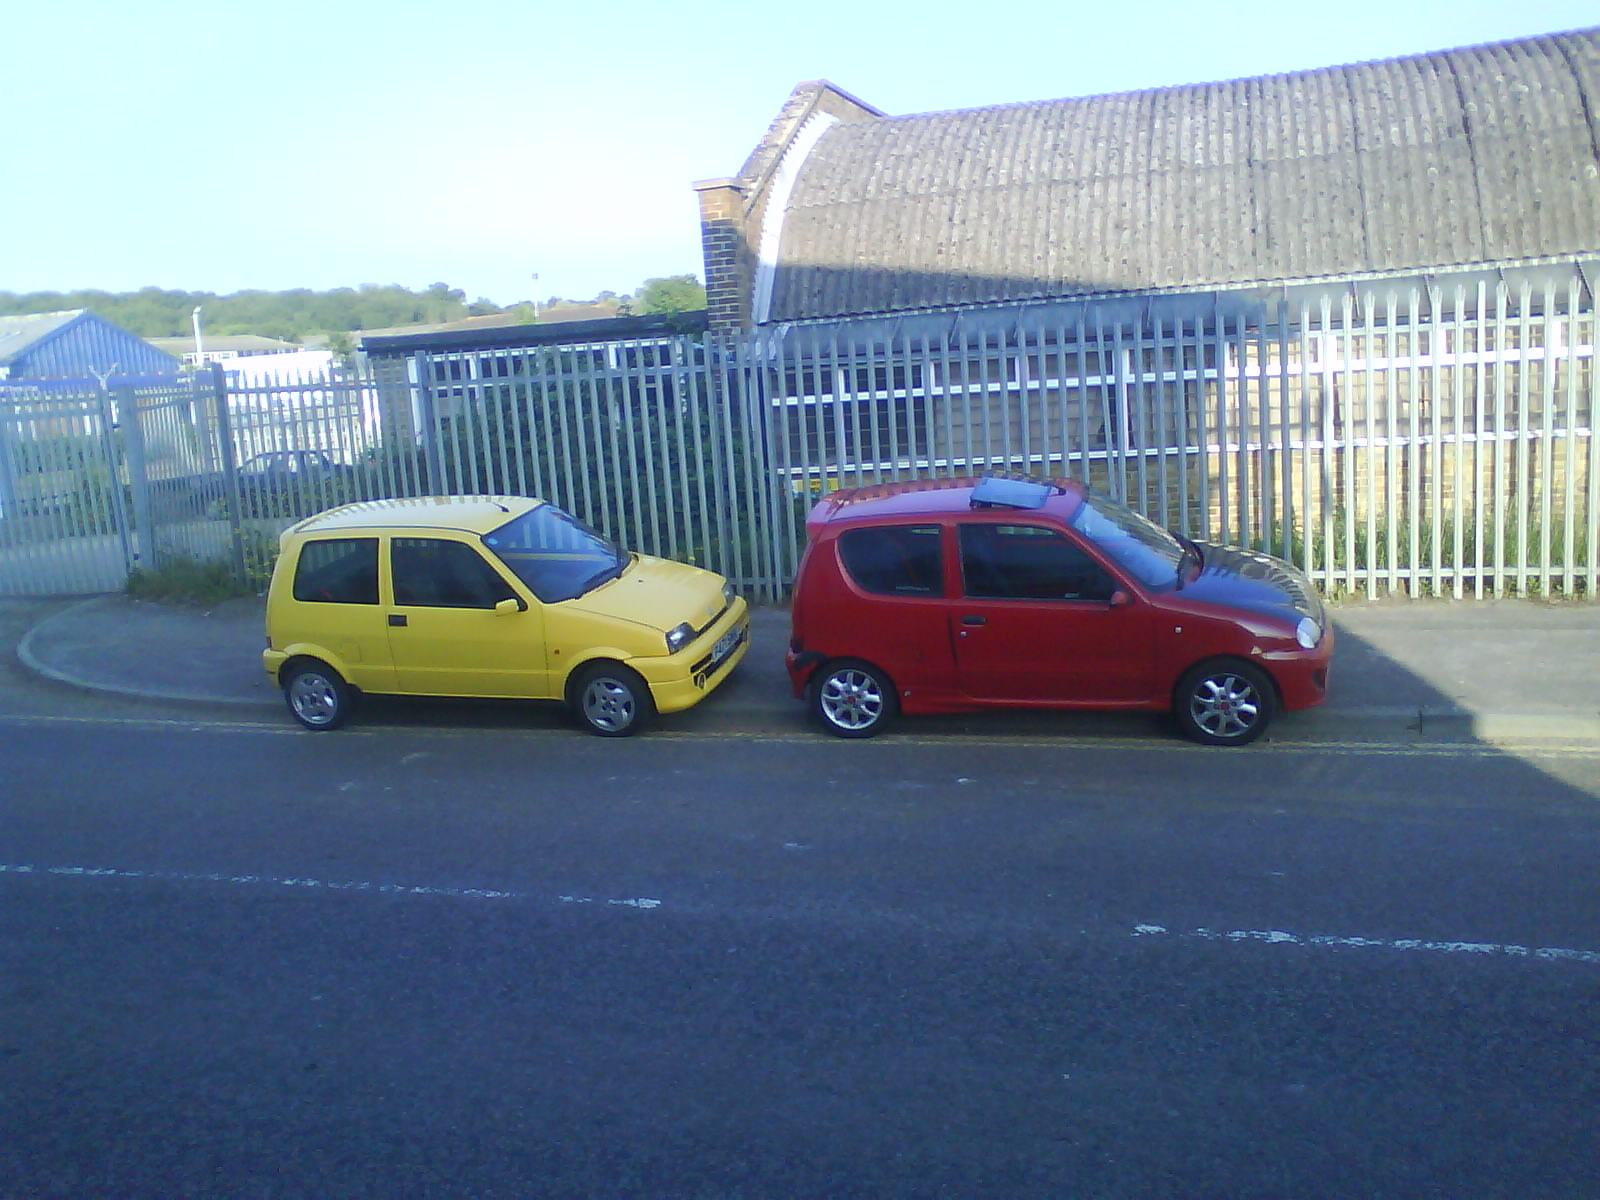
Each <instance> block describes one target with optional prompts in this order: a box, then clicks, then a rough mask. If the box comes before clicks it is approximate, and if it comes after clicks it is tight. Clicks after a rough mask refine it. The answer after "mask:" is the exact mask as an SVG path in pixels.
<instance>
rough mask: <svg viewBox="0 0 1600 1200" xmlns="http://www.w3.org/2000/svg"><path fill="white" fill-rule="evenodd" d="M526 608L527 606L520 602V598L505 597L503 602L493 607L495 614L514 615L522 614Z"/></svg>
mask: <svg viewBox="0 0 1600 1200" xmlns="http://www.w3.org/2000/svg"><path fill="white" fill-rule="evenodd" d="M527 607H528V606H527V605H526V604H524V603H523V602H522V600H521V598H520V597H517V596H507V597H506V598H505V599H504V600H502V601H500V603H498V604H496V605H495V606H494V610H495V612H497V613H515V612H523V611H524V610H526V609H527Z"/></svg>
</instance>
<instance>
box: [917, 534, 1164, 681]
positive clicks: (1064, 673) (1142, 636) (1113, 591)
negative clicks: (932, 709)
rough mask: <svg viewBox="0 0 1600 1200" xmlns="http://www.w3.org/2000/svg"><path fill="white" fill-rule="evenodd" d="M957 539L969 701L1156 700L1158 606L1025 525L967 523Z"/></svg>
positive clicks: (957, 635) (959, 649) (953, 616)
mask: <svg viewBox="0 0 1600 1200" xmlns="http://www.w3.org/2000/svg"><path fill="white" fill-rule="evenodd" d="M957 532H958V545H959V549H960V567H961V594H960V596H959V597H958V598H957V599H954V600H952V601H949V602H948V605H947V607H948V612H949V620H950V638H951V642H952V644H953V645H954V647H955V657H956V671H957V676H958V679H959V682H960V686H961V688H962V690H963V691H964V692H965V693H966V694H967V695H969V696H971V697H973V698H974V699H976V700H987V701H1018V702H1031V703H1045V704H1052V703H1054V704H1084V705H1118V704H1137V703H1141V702H1144V701H1147V700H1148V699H1149V698H1150V690H1151V686H1152V683H1153V679H1154V659H1155V653H1154V646H1153V644H1152V612H1151V609H1150V607H1149V605H1148V604H1147V603H1145V602H1144V601H1142V600H1140V599H1138V598H1137V596H1136V595H1135V594H1134V593H1133V592H1132V590H1131V589H1129V588H1127V587H1126V585H1125V584H1123V583H1122V582H1120V581H1119V580H1118V579H1117V578H1116V577H1115V576H1113V575H1112V574H1111V573H1110V571H1108V570H1107V569H1106V567H1105V566H1104V565H1103V564H1102V563H1101V562H1100V561H1099V560H1098V559H1097V558H1095V557H1094V556H1093V555H1092V554H1090V553H1089V551H1088V550H1087V549H1085V548H1084V547H1083V545H1082V544H1081V543H1079V542H1078V541H1077V540H1076V539H1075V538H1073V537H1071V536H1070V535H1068V534H1067V533H1066V532H1064V531H1062V530H1060V529H1057V528H1053V527H1050V526H1046V525H1034V524H1026V523H1022V522H1015V523H1003V522H999V521H982V522H962V523H960V524H959V526H958V530H957ZM1119 594H1120V599H1119V600H1118V601H1117V602H1113V597H1114V596H1119Z"/></svg>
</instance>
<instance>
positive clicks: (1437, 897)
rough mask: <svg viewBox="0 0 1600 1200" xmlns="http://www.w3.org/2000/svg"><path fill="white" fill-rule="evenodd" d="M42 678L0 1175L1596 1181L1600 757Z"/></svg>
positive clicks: (1032, 1186) (68, 1180)
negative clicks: (534, 717)
mask: <svg viewBox="0 0 1600 1200" xmlns="http://www.w3.org/2000/svg"><path fill="white" fill-rule="evenodd" d="M56 699H57V698H56V696H55V695H54V693H52V692H50V691H49V690H48V689H44V690H36V691H30V690H28V689H26V688H23V689H20V690H14V691H11V692H9V693H8V695H7V698H6V701H5V703H4V706H3V709H0V763H3V764H4V783H3V792H0V1195H4V1196H7V1197H11V1196H16V1197H23V1196H27V1197H34V1196H83V1195H115V1196H119V1197H120V1196H151V1197H154V1196H163V1197H169V1196H189V1195H193V1196H219V1195H227V1196H307V1197H310V1196H321V1197H326V1196H374V1197H377V1196H383V1197H408V1196H507V1197H542V1196H548V1197H567V1196H571V1197H580V1196H581V1197H613V1196H615V1197H630V1198H632V1197H663V1198H665V1197H685V1198H688V1197H694V1198H700V1197H821V1196H876V1197H883V1196H896V1197H899V1196H919V1197H920V1196H952V1197H968V1196H996V1197H1033V1196H1038V1197H1062V1196H1196V1197H1213V1196H1230V1197H1234V1196H1238V1197H1244V1196H1252V1197H1256V1196H1259V1197H1279V1196H1281V1197H1318V1196H1328V1197H1350V1196H1372V1197H1381V1196H1395V1197H1417V1196H1450V1197H1457V1196H1474V1197H1493V1196H1506V1197H1512V1196H1515V1197H1519V1198H1520V1197H1528V1196H1574V1197H1578V1196H1584V1197H1590V1196H1593V1195H1594V1193H1595V1180H1596V1179H1600V1123H1597V1122H1596V1120H1595V1115H1594V1114H1595V1113H1596V1112H1597V1111H1600V1070H1597V1067H1600V931H1597V922H1596V914H1597V913H1600V875H1597V872H1596V871H1595V867H1594V864H1595V862H1596V861H1597V858H1600V854H1597V851H1600V801H1597V797H1600V754H1595V753H1585V752H1583V751H1582V750H1569V751H1566V752H1563V753H1561V754H1554V753H1552V752H1537V753H1535V752H1530V754H1529V755H1527V756H1519V755H1517V754H1514V753H1509V752H1506V751H1503V750H1491V749H1488V748H1483V749H1475V748H1473V747H1461V746H1453V747H1437V748H1431V747H1426V746H1422V747H1357V746H1352V747H1344V748H1339V747H1334V748H1316V749H1311V748H1301V749H1272V748H1257V749H1253V750H1249V751H1236V752H1229V751H1210V750H1205V749H1202V748H1199V747H1194V746H1190V745H1187V744H1185V743H1182V742H1177V741H1174V740H1157V739H1148V740H1145V739H1137V738H1124V739H1119V740H1109V741H1108V740H1103V739H1088V738H1085V739H1034V740H1017V741H997V740H996V739H993V738H970V737H962V736H934V737H924V738H910V737H897V738H889V739H883V740H879V741H875V742H871V743H865V744H861V743H843V742H838V741H835V740H832V739H826V738H821V737H794V738H773V739H752V738H737V739H735V738H714V737H705V736H682V735H680V736H673V735H656V736H652V737H649V738H644V739H638V740H632V741H625V742H614V741H612V742H605V741H600V740H598V739H593V738H589V737H585V736H583V735H581V734H577V733H574V732H567V731H564V730H560V729H550V728H541V729H535V730H532V731H529V730H526V729H519V728H516V727H515V726H508V725H505V724H501V723H499V722H498V721H493V722H490V723H488V724H485V723H484V722H483V721H481V720H480V719H479V714H477V713H476V712H475V711H474V710H472V709H462V708H461V707H459V706H457V707H449V706H444V707H440V708H438V709H432V710H430V709H428V708H427V707H426V706H421V707H416V706H413V707H411V708H407V709H404V710H402V711H401V712H399V713H398V714H390V718H391V719H388V720H383V721H372V722H367V723H364V724H363V725H362V726H360V727H358V728H354V729H351V730H348V731H344V732H340V733H336V734H321V735H318V734H307V733H301V732H299V731H298V730H293V729H290V728H289V727H288V725H287V723H286V719H285V720H272V719H262V720H260V721H250V722H231V721H227V720H212V719H209V718H208V717H205V716H203V715H196V714H194V713H183V712H176V711H167V710H162V709H151V708H140V707H138V706H121V707H118V706H115V705H99V704H94V705H57V704H56V703H55V701H56ZM430 715H431V716H433V717H434V718H435V719H437V720H441V721H445V722H449V724H448V726H447V727H443V728H440V727H436V726H434V725H431V724H430V723H429V717H430Z"/></svg>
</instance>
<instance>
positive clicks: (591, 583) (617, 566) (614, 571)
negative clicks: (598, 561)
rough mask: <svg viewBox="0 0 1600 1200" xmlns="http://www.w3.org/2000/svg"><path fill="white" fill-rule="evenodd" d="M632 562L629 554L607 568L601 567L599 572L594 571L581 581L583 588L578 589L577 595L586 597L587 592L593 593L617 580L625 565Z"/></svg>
mask: <svg viewBox="0 0 1600 1200" xmlns="http://www.w3.org/2000/svg"><path fill="white" fill-rule="evenodd" d="M632 561H633V556H632V555H631V554H629V555H623V556H622V557H621V558H619V559H618V560H617V561H616V562H614V563H612V564H611V565H610V566H609V567H601V568H600V570H598V571H596V572H595V573H594V574H593V575H591V576H589V578H587V579H585V580H584V581H583V586H582V587H580V588H579V589H578V595H580V596H583V595H586V594H588V593H589V592H592V591H594V589H595V588H597V587H599V586H600V585H601V584H602V583H610V582H611V581H612V580H613V579H616V578H618V577H619V576H620V575H621V574H622V572H623V570H624V569H625V568H626V567H627V565H628V564H629V563H630V562H632Z"/></svg>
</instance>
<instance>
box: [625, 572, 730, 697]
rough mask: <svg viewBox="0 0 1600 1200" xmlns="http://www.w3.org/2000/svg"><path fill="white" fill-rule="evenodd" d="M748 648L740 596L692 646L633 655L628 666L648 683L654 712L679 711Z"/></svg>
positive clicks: (714, 685) (702, 693) (714, 686)
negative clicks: (649, 655)
mask: <svg viewBox="0 0 1600 1200" xmlns="http://www.w3.org/2000/svg"><path fill="white" fill-rule="evenodd" d="M749 649H750V610H749V607H748V606H747V605H746V604H745V602H744V600H743V599H742V598H741V599H739V600H737V601H736V602H735V603H734V604H733V605H732V606H730V607H729V609H728V612H727V613H726V614H725V615H724V617H723V619H722V620H721V621H718V622H717V623H716V625H715V626H713V627H712V628H711V629H709V630H707V631H706V632H705V633H704V634H702V635H701V636H700V637H699V638H696V639H695V642H694V644H693V645H691V646H686V647H684V649H683V650H681V651H679V652H678V653H677V654H674V655H672V656H670V657H667V658H655V659H651V658H636V659H632V660H630V661H629V663H628V665H629V666H630V667H632V668H633V669H634V670H636V671H638V672H639V674H640V676H641V677H643V679H644V681H645V683H647V684H648V685H649V686H650V696H651V698H652V699H653V700H654V701H655V706H656V711H657V712H663V713H673V712H682V711H683V710H684V709H686V708H693V707H694V706H695V705H696V704H699V703H700V701H702V700H704V699H705V698H706V697H707V696H709V695H710V694H711V693H712V692H714V691H716V690H717V688H718V687H720V686H721V685H722V682H723V680H725V679H727V678H728V676H729V675H731V674H732V673H733V669H734V668H735V667H737V666H738V665H739V663H740V661H741V660H742V659H743V658H744V656H745V654H746V652H748V651H749Z"/></svg>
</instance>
